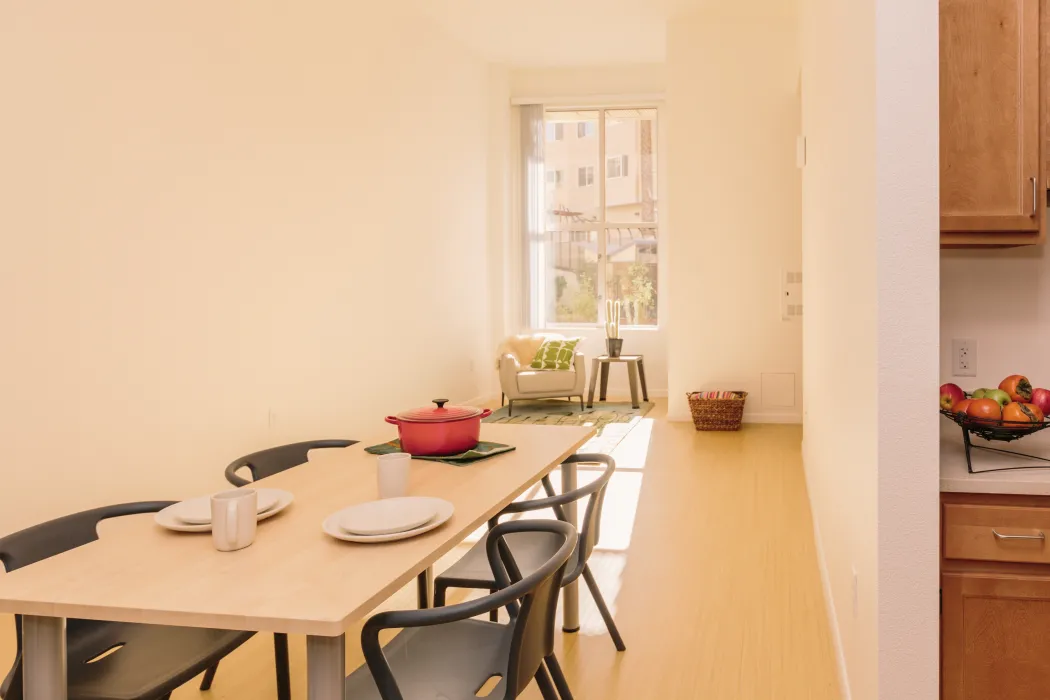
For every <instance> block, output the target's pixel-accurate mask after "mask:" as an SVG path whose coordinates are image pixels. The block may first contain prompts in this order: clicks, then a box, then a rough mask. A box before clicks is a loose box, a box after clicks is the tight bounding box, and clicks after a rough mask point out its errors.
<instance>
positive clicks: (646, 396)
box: [638, 357, 649, 401]
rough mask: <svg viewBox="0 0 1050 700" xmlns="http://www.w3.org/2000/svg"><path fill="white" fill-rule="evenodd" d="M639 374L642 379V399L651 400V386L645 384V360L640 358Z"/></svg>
mask: <svg viewBox="0 0 1050 700" xmlns="http://www.w3.org/2000/svg"><path fill="white" fill-rule="evenodd" d="M638 376H639V377H640V378H641V380H642V401H648V400H649V387H648V386H646V385H645V360H643V359H642V358H640V357H639V358H638Z"/></svg>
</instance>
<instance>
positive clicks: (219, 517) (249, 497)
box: [211, 489, 259, 552]
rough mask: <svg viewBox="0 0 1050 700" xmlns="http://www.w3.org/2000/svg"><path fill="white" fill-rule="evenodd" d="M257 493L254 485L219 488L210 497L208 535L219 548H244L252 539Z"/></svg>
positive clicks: (253, 536) (253, 539) (221, 550)
mask: <svg viewBox="0 0 1050 700" xmlns="http://www.w3.org/2000/svg"><path fill="white" fill-rule="evenodd" d="M258 509H259V495H258V494H257V493H256V492H255V489H235V490H233V491H222V492H220V493H217V494H215V495H214V496H212V497H211V539H212V542H213V543H214V544H215V549H217V550H219V551H220V552H233V551H235V550H238V549H244V548H245V547H247V546H248V545H250V544H251V543H252V542H254V541H255V525H256V518H257V515H258Z"/></svg>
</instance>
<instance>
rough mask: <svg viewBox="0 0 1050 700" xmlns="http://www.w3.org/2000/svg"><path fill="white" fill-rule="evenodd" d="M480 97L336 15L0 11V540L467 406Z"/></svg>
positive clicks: (396, 34)
mask: <svg viewBox="0 0 1050 700" xmlns="http://www.w3.org/2000/svg"><path fill="white" fill-rule="evenodd" d="M501 80H502V81H503V86H502V87H500V85H501ZM505 81H506V76H503V77H502V78H500V76H499V75H495V76H494V75H490V73H489V71H488V68H487V67H486V65H485V64H484V63H483V62H481V61H480V60H478V59H476V58H475V57H473V56H472V55H470V54H468V53H466V52H465V51H463V50H461V49H460V48H458V47H457V46H456V45H454V44H452V43H450V42H449V41H447V40H446V39H445V38H444V37H443V35H442V34H441V33H440V32H438V31H436V30H435V29H434V28H433V27H431V26H425V25H422V24H417V23H414V22H412V21H411V20H409V19H407V18H398V17H387V16H379V15H378V14H373V15H366V14H362V13H361V12H360V11H359V9H355V6H354V5H353V4H352V3H351V4H347V3H337V2H327V1H326V2H321V3H309V4H307V5H295V6H294V7H293V6H292V5H285V4H281V3H276V2H262V3H256V2H253V3H246V2H232V3H218V4H215V3H203V2H199V1H196V0H193V1H191V2H185V3H167V4H156V3H141V2H131V1H130V0H107V1H105V2H98V3H90V4H83V5H78V4H69V3H67V4H64V5H63V7H62V9H61V11H58V10H56V9H55V8H54V7H53V6H48V5H46V4H41V3H14V4H10V3H9V4H6V5H5V6H4V7H3V8H2V9H0V93H2V94H3V96H4V97H3V103H4V106H3V109H0V153H2V154H3V157H2V158H0V236H2V238H3V249H4V253H3V255H0V298H2V299H3V300H4V301H3V304H4V307H5V311H4V328H3V336H4V342H3V343H0V380H2V381H0V386H2V387H3V388H2V397H3V399H2V402H0V406H2V408H0V425H3V426H5V429H4V431H3V435H4V440H3V442H4V460H3V464H2V465H0V480H2V484H3V485H2V488H0V532H6V531H9V530H11V529H13V528H16V527H20V526H23V525H26V524H29V523H31V522H34V521H37V520H41V519H44V518H47V517H50V516H54V515H57V514H59V513H62V512H66V511H68V510H70V509H72V508H78V507H83V506H90V505H95V504H100V503H103V502H107V501H116V500H120V499H134V498H179V497H183V496H187V495H191V494H194V493H197V492H200V491H202V490H204V489H205V488H210V487H213V486H216V485H218V484H220V483H221V474H222V469H223V467H224V465H225V464H226V463H227V462H228V461H229V460H230V459H232V458H234V457H236V456H238V455H240V454H244V453H247V452H250V451H252V450H255V449H258V448H261V447H264V446H268V445H273V444H277V443H281V442H286V441H291V440H295V439H302V438H309V437H334V436H347V437H368V436H387V435H390V430H389V429H386V427H385V426H384V425H383V423H382V417H383V416H384V415H386V414H387V413H389V412H391V411H395V410H397V409H402V408H408V407H411V406H414V405H419V404H422V403H424V402H426V401H428V400H429V399H431V398H433V397H435V396H439V395H446V396H448V397H449V398H452V399H454V400H467V399H471V398H472V397H477V396H481V395H483V394H486V393H489V392H490V391H491V390H492V388H491V375H492V353H493V343H492V336H493V335H494V332H493V330H492V329H491V328H490V324H491V323H494V322H495V321H496V320H497V316H496V315H494V314H492V312H491V310H490V308H489V302H488V300H487V296H488V295H487V294H486V291H487V290H488V289H489V288H490V287H491V286H492V285H493V284H494V282H493V281H492V280H487V279H486V264H487V262H488V258H489V256H490V254H492V255H494V254H495V253H492V252H491V251H490V250H489V249H488V248H487V236H486V229H487V228H488V227H491V226H493V225H496V224H498V221H499V218H500V216H499V214H497V213H490V212H489V211H488V210H487V205H486V201H487V197H488V194H489V193H490V192H491V191H494V190H498V189H499V188H500V186H501V185H500V183H499V181H498V179H497V178H494V177H490V174H489V172H488V168H489V156H490V152H491V151H492V150H493V146H492V143H491V142H490V141H491V140H495V141H498V140H499V138H500V136H499V135H498V134H490V133H489V132H488V129H487V126H486V123H487V119H488V116H489V112H490V110H491V109H492V107H491V105H490V101H489V97H490V92H491V91H493V90H502V91H503V92H502V94H501V97H500V99H501V100H503V104H506V97H507V94H506V87H505ZM494 86H495V87H494ZM497 148H498V147H497ZM503 152H506V151H505V150H504V151H503Z"/></svg>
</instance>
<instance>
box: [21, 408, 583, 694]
mask: <svg viewBox="0 0 1050 700" xmlns="http://www.w3.org/2000/svg"><path fill="white" fill-rule="evenodd" d="M594 433H595V430H594V428H593V427H591V426H556V425H508V424H493V423H485V424H483V425H482V429H481V438H482V440H485V441H489V442H498V443H504V444H508V445H513V446H514V447H515V448H516V449H515V450H513V451H511V452H507V453H504V454H501V455H498V456H494V457H491V458H489V459H486V460H483V461H478V462H474V463H471V464H469V465H465V466H458V465H451V464H447V463H442V462H433V461H424V460H415V459H414V460H412V466H411V474H410V478H409V488H408V495H412V496H433V497H437V498H443V499H445V500H447V501H449V502H451V503H452V504H453V506H454V508H455V512H454V513H453V515H452V517H451V518H450V519H449V521H448V522H446V523H445V524H444V525H442V526H441V527H438V528H436V529H434V530H431V531H429V532H426V533H424V534H421V535H419V536H416V537H413V538H410V539H404V540H400V541H396V542H386V543H381V544H377V543H369V544H358V543H352V542H345V541H340V540H336V539H334V538H333V537H330V536H329V535H327V534H325V533H324V532H322V530H321V523H322V521H323V520H324V519H325V518H326V517H327V516H329V515H330V514H332V513H333V512H335V511H338V510H340V509H342V508H344V507H346V506H349V505H352V504H355V503H362V502H365V501H371V500H374V499H376V498H377V478H376V457H374V456H373V455H371V454H369V453H367V452H365V448H366V447H367V446H368V445H371V444H374V443H379V442H382V441H384V440H387V439H389V435H384V434H382V433H377V434H376V435H375V436H374V439H373V440H362V441H361V442H359V443H358V444H355V445H352V446H350V447H347V448H345V449H332V450H317V451H315V452H314V453H312V454H311V456H310V459H309V461H307V462H306V463H304V464H301V465H299V466H297V467H294V468H292V469H288V470H286V471H284V472H281V473H279V474H276V475H274V476H271V477H268V478H266V479H263V480H261V481H260V482H258V483H260V484H262V485H265V486H266V487H269V488H275V489H284V490H286V491H289V492H291V493H292V494H293V495H294V502H293V503H292V505H291V506H290V507H288V508H287V509H286V510H284V511H283V512H281V513H280V514H278V515H276V516H274V517H272V518H269V519H267V520H265V521H260V522H259V524H258V531H257V534H256V537H255V541H254V542H253V544H252V545H251V546H249V547H247V548H245V549H241V550H238V551H235V552H220V551H217V550H216V549H215V548H214V546H213V544H212V538H211V535H210V534H208V533H203V534H187V533H177V532H172V531H170V530H167V529H164V528H162V527H160V526H159V525H158V524H156V523H155V522H154V520H153V517H152V516H151V515H135V516H127V517H125V518H120V519H119V522H118V521H114V522H113V523H112V524H109V523H107V524H106V525H105V530H104V531H103V532H102V533H101V536H100V537H99V539H98V540H97V541H95V542H91V543H89V544H86V545H83V546H81V547H78V548H76V549H71V550H69V551H66V552H63V553H61V554H58V555H56V556H53V557H50V558H47V559H44V560H42V561H39V562H37V563H35V564H32V565H30V566H26V567H23V568H21V569H17V570H15V571H13V572H10V573H7V574H3V575H0V612H6V613H14V614H20V615H22V616H23V647H22V648H23V670H24V682H25V698H26V700H66V697H67V694H66V648H65V643H66V635H65V628H66V620H67V619H68V618H81V619H93V620H113V621H118V622H133V623H148V624H156V625H179V626H188V627H209V628H220V629H229V630H246V631H256V632H283V633H287V634H301V635H306V650H307V687H308V694H307V696H308V698H310V700H333V699H335V698H343V696H344V679H345V676H346V669H345V652H346V635H345V632H346V630H347V629H348V628H349V627H350V626H351V625H353V624H354V623H355V622H356V621H358V620H360V619H361V618H363V617H364V616H366V615H368V614H369V613H370V612H371V611H372V610H374V609H375V608H376V607H377V606H378V605H379V604H380V603H382V602H383V601H384V600H385V599H387V598H389V597H390V596H391V595H392V594H393V593H395V592H396V591H398V590H400V589H401V588H403V587H404V586H405V585H407V584H409V583H411V582H412V581H413V579H417V578H418V579H420V580H425V581H432V578H433V577H432V568H431V567H432V566H433V564H434V563H435V562H436V561H437V560H438V559H439V558H441V557H442V556H444V555H445V554H447V553H448V552H449V551H451V550H452V549H453V548H454V547H456V546H457V545H458V544H460V543H462V542H463V541H464V539H465V538H466V537H467V536H468V535H470V534H471V533H472V532H474V531H475V530H477V529H478V528H479V527H482V526H483V525H485V523H486V522H488V521H489V520H490V519H491V518H494V517H495V516H497V515H498V514H499V513H500V511H501V510H502V509H503V508H505V507H506V506H507V505H508V504H510V503H511V502H512V501H514V500H515V499H516V498H518V497H519V496H521V495H522V494H523V493H525V492H526V491H527V490H528V489H529V488H530V487H531V486H533V485H535V484H536V483H537V482H538V481H539V480H540V479H541V478H542V477H543V476H545V475H547V474H548V473H550V472H551V471H552V470H554V469H556V468H557V467H558V466H559V465H560V464H561V463H562V461H563V460H564V459H565V458H566V457H568V456H569V455H571V454H573V453H575V452H576V451H578V450H579V449H580V447H581V446H582V445H584V443H586V442H587V441H588V440H589V439H590V438H591V437H592V436H593V435H594ZM561 480H562V488H563V489H565V490H571V489H574V488H576V469H575V465H572V464H570V465H565V466H564V467H563V468H562V469H561ZM244 488H249V487H244ZM164 495H165V494H163V493H157V494H151V496H152V497H155V498H163V497H164ZM566 516H567V518H568V519H569V520H570V521H572V522H575V508H567V509H566ZM421 575H422V576H421ZM577 596H578V592H577V590H576V587H575V584H573V585H571V586H567V587H566V588H565V589H564V590H563V600H562V608H563V628H564V629H565V630H567V631H573V630H574V629H577V628H578V627H579V618H578V615H579V611H578V597H577Z"/></svg>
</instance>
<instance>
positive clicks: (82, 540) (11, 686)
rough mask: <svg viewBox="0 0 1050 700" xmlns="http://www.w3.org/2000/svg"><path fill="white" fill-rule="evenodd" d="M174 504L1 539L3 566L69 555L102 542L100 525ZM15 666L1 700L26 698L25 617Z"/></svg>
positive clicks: (65, 520) (117, 511)
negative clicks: (23, 675) (23, 661)
mask: <svg viewBox="0 0 1050 700" xmlns="http://www.w3.org/2000/svg"><path fill="white" fill-rule="evenodd" d="M172 503H174V501H143V502H138V503H120V504H117V505H112V506H103V507H101V508H92V509H91V510H85V511H81V512H80V513H73V514H72V515H65V516H63V517H61V518H55V519H54V520H49V521H47V522H46V523H40V524H39V525H33V526H32V527H27V528H26V529H25V530H19V531H18V532H15V533H12V534H10V535H6V536H4V537H0V563H2V564H3V566H4V569H6V570H7V571H8V572H11V571H14V570H16V569H21V568H22V567H23V566H29V565H30V564H35V563H36V562H38V561H41V560H43V559H47V558H48V557H53V556H55V555H56V554H61V553H62V552H68V551H69V550H71V549H76V548H77V547H81V546H83V545H85V544H88V543H90V542H94V541H95V540H97V539H98V524H99V523H100V522H102V521H103V520H107V519H109V518H118V517H121V516H124V515H136V514H138V513H156V512H157V511H158V510H161V509H163V508H167V507H168V506H170V505H171V504H172ZM15 637H16V642H15V644H16V647H15V648H16V654H15V663H14V665H13V666H12V667H11V670H10V671H8V673H7V677H6V678H4V681H3V683H0V698H4V699H5V700H21V698H22V616H21V615H15Z"/></svg>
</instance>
